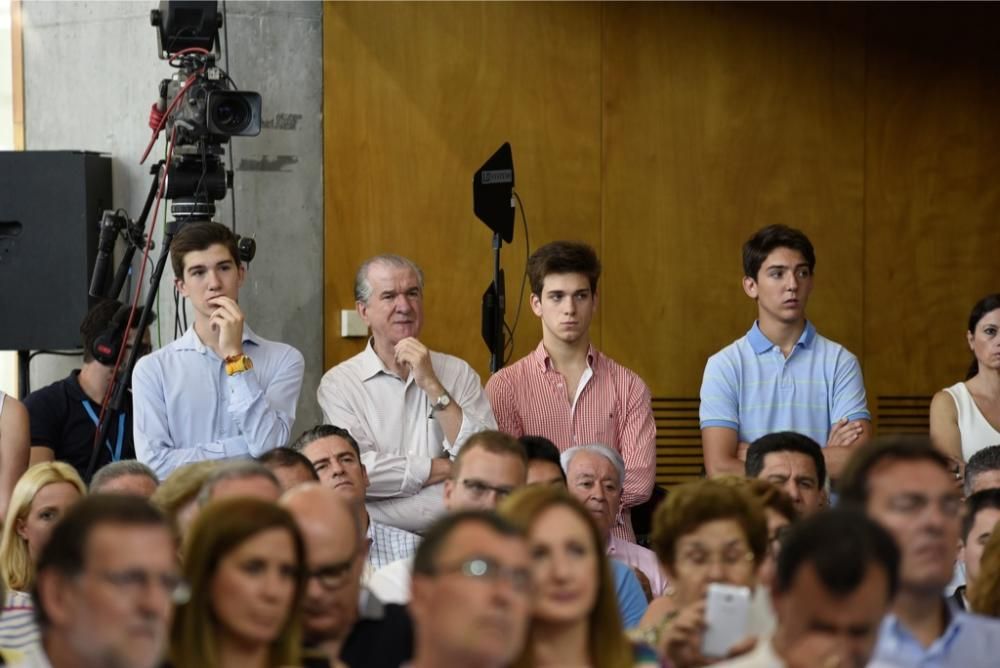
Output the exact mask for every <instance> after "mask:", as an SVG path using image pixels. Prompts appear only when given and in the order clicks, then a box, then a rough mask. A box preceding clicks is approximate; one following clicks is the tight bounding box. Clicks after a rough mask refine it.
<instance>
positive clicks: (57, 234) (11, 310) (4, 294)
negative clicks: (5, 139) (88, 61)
mask: <svg viewBox="0 0 1000 668" xmlns="http://www.w3.org/2000/svg"><path fill="white" fill-rule="evenodd" d="M112 208H114V207H113V206H112V199H111V158H110V157H108V156H104V155H100V154H97V153H87V152H82V151H0V350H38V349H41V348H63V349H65V348H78V347H80V345H81V342H80V323H81V322H82V321H83V317H84V316H85V315H86V314H87V309H88V307H89V299H88V296H87V290H88V288H89V287H90V274H91V272H92V271H93V267H94V259H95V257H96V256H97V239H98V236H99V232H100V229H99V227H100V222H101V213H102V212H103V211H104V210H105V209H112Z"/></svg>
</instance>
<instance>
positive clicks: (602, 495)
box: [560, 443, 667, 597]
mask: <svg viewBox="0 0 1000 668" xmlns="http://www.w3.org/2000/svg"><path fill="white" fill-rule="evenodd" d="M560 459H561V460H562V466H563V470H564V471H565V472H566V485H567V487H568V488H569V491H570V493H571V494H572V495H573V496H575V497H576V498H577V499H579V500H580V503H582V504H583V505H584V507H585V508H586V509H587V510H588V511H590V513H591V515H593V517H594V521H595V522H596V523H597V528H598V529H600V530H601V534H602V535H603V536H605V540H606V541H607V555H608V557H610V558H611V559H615V560H617V561H621V562H624V563H626V564H628V565H629V566H631V567H632V568H634V569H638V570H639V571H640V572H641V573H642V574H643V575H645V576H646V579H647V580H648V581H649V588H650V592H651V593H652V595H653V596H654V597H656V596H659V595H661V594H662V593H663V592H664V590H665V589H666V586H667V579H666V577H665V576H664V575H663V571H661V570H660V564H659V561H658V560H657V558H656V554H655V553H654V552H653V551H652V550H648V549H646V548H644V547H642V546H641V545H636V544H635V543H630V542H628V541H626V540H623V539H621V538H618V537H616V536H614V535H613V534H612V533H611V528H612V527H613V526H614V523H615V520H616V519H617V517H618V512H619V510H620V509H621V502H622V487H623V486H624V484H625V460H624V459H622V456H621V453H619V452H618V451H617V450H614V449H612V448H609V447H608V446H606V445H601V444H600V443H592V444H589V445H578V446H576V447H572V448H570V449H568V450H565V451H564V452H563V453H562V455H561V456H560Z"/></svg>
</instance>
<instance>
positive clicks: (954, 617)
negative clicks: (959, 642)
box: [882, 601, 966, 653]
mask: <svg viewBox="0 0 1000 668" xmlns="http://www.w3.org/2000/svg"><path fill="white" fill-rule="evenodd" d="M942 604H943V605H944V609H945V614H947V615H948V617H949V619H948V624H947V626H945V628H944V632H943V633H942V634H941V635H940V636H938V637H937V639H936V640H934V642H932V643H931V646H930V647H928V648H926V649H922V651H924V652H925V653H930V652H937V651H947V649H948V647H949V646H950V645H951V644H952V643H953V642H954V641H955V638H956V636H958V634H959V633H960V632H961V630H962V625H963V622H964V618H965V617H966V615H965V614H964V613H962V612H961V611H957V610H954V609H952V608H951V607H949V606H948V604H947V603H946V602H944V601H942ZM882 631H883V633H884V635H885V636H886V637H887V638H889V642H890V643H891V644H892V645H893V647H892V649H893V650H896V648H898V647H899V646H900V645H902V644H904V643H912V644H916V645H919V643H918V642H917V640H916V639H915V638H914V637H913V634H912V633H910V630H909V629H907V628H906V627H905V626H903V624H902V622H900V621H899V617H897V616H896V615H894V614H888V615H886V617H885V619H883V620H882Z"/></svg>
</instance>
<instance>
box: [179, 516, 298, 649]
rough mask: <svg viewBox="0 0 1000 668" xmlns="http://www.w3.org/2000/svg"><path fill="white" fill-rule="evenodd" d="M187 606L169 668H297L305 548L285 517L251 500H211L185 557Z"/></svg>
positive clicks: (181, 615)
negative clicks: (295, 667) (188, 597)
mask: <svg viewBox="0 0 1000 668" xmlns="http://www.w3.org/2000/svg"><path fill="white" fill-rule="evenodd" d="M184 575H185V578H186V579H187V582H188V584H189V585H190V588H191V598H190V600H189V601H188V602H187V603H185V604H184V605H181V606H179V607H178V609H177V612H176V615H175V617H174V624H173V628H172V630H171V642H170V661H171V664H172V665H173V666H174V667H175V668H236V667H239V668H279V667H283V666H297V665H299V661H300V651H301V640H302V639H301V623H300V620H299V609H300V607H301V602H302V596H303V594H304V593H305V583H306V560H305V548H304V547H303V543H302V538H301V536H300V535H299V530H298V527H297V526H296V524H295V521H294V520H293V519H292V517H291V515H289V514H288V512H287V511H286V510H284V509H283V508H279V507H278V506H276V505H275V504H273V503H270V502H267V501H262V500H260V499H253V498H232V499H221V500H219V501H213V502H212V503H210V504H209V505H208V506H206V507H205V508H204V509H203V510H202V511H201V512H200V513H199V514H198V517H197V519H195V521H194V524H193V525H192V526H191V532H190V534H189V536H188V538H187V543H186V547H185V551H184Z"/></svg>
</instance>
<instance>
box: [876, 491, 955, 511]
mask: <svg viewBox="0 0 1000 668" xmlns="http://www.w3.org/2000/svg"><path fill="white" fill-rule="evenodd" d="M934 505H936V506H937V507H938V510H939V511H940V513H941V514H942V515H944V516H945V517H958V515H959V514H961V512H962V497H961V496H959V495H958V494H948V495H946V496H942V497H940V498H938V499H931V498H930V497H928V496H926V495H924V494H908V493H907V494H899V495H897V496H894V497H891V498H890V499H889V508H890V509H891V510H893V511H895V512H898V513H902V514H904V515H919V514H920V513H922V512H924V510H925V509H926V508H928V507H929V506H934Z"/></svg>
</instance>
